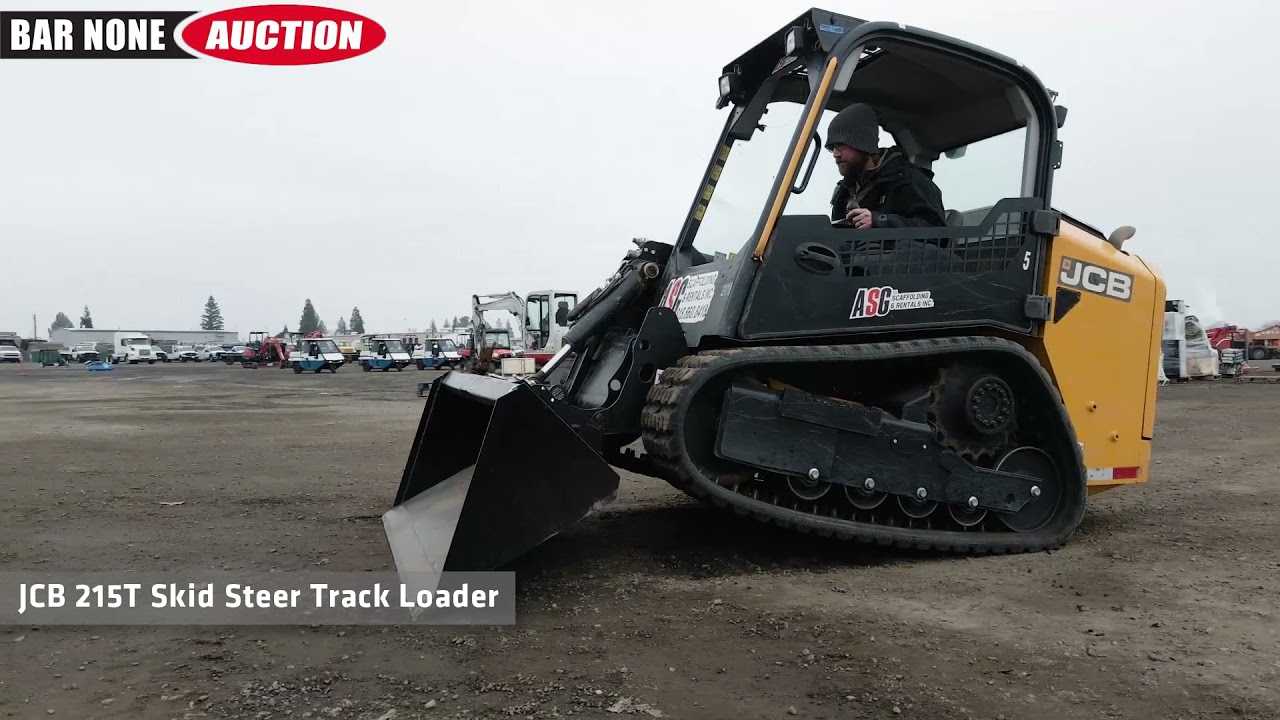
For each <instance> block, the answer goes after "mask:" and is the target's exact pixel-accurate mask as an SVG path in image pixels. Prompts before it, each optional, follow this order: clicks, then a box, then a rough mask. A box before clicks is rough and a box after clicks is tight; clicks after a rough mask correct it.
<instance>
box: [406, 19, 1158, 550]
mask: <svg viewBox="0 0 1280 720" xmlns="http://www.w3.org/2000/svg"><path fill="white" fill-rule="evenodd" d="M718 90H719V93H718V95H717V100H716V106H717V108H718V109H724V108H728V109H729V110H728V117H727V118H726V120H725V124H724V126H723V129H722V131H721V134H720V137H719V139H718V140H717V142H716V143H715V146H714V149H713V151H712V153H711V157H710V159H709V162H708V164H707V168H706V171H705V174H704V176H703V179H702V182H701V183H700V184H699V186H698V188H697V191H696V193H695V196H694V199H693V202H692V204H691V207H690V209H689V211H688V214H687V216H686V219H685V222H684V225H683V227H682V229H681V231H680V234H679V236H678V237H677V238H675V239H674V241H673V242H671V243H661V242H656V241H650V240H635V241H633V244H634V246H635V247H634V248H632V249H631V250H630V251H629V252H628V253H627V254H626V256H625V257H624V258H623V260H622V262H621V263H620V265H619V267H618V268H617V270H616V272H614V274H613V275H612V276H611V277H610V278H608V280H606V282H605V283H604V284H603V285H602V286H601V287H600V288H599V289H597V290H596V291H594V292H592V293H591V294H590V295H588V296H587V297H586V298H584V299H583V301H582V302H581V303H578V304H577V305H576V306H575V307H574V308H573V309H572V310H571V311H570V312H569V313H568V319H569V320H570V323H571V326H570V328H569V330H568V331H567V332H566V333H565V334H564V337H563V341H562V344H561V345H560V346H559V347H558V348H556V349H555V354H554V356H552V357H551V358H550V360H549V361H548V362H547V363H546V365H545V366H544V367H543V368H542V369H541V370H540V371H539V372H538V373H537V374H536V375H534V376H533V377H532V378H528V379H526V380H520V381H514V382H513V381H510V380H503V379H499V378H491V377H475V376H464V375H457V374H450V375H446V376H445V377H444V378H442V379H441V380H440V381H438V382H436V383H435V384H434V385H433V386H432V388H431V392H430V395H429V398H428V401H427V404H426V407H425V408H424V410H423V415H422V420H421V423H420V426H419V429H418V434H417V436H416V438H415V441H414V445H413V448H412V449H411V451H410V457H409V460H408V462H407V464H406V468H405V471H404V474H403V476H402V478H401V483H400V488H399V492H398V493H397V495H396V498H395V503H394V506H393V507H392V509H391V510H390V511H389V512H388V513H386V515H384V526H385V528H386V531H387V536H388V539H389V542H390V544H391V549H392V552H393V555H394V556H395V561H396V564H397V567H398V568H399V569H400V570H401V572H406V571H422V570H431V571H433V572H438V571H442V570H446V571H447V570H483V569H491V568H494V567H498V566H499V565H501V564H503V563H506V562H508V561H510V560H511V559H513V558H515V557H517V556H519V555H520V554H522V553H524V552H527V551H528V550H529V549H531V548H533V547H534V546H536V545H537V544H539V543H541V542H542V541H544V540H546V539H547V538H549V537H551V536H553V535H555V534H556V533H558V532H560V531H561V530H563V529H565V528H566V527H568V526H570V525H572V524H573V523H576V522H579V521H580V520H582V519H583V518H585V517H586V516H587V515H589V514H590V513H591V512H592V511H594V509H595V508H597V507H598V506H599V505H600V504H601V503H603V502H606V501H608V499H609V498H610V497H612V496H613V494H614V493H616V490H617V484H618V475H617V473H616V471H615V469H614V468H624V469H629V470H633V471H635V472H639V473H642V474H646V475H649V476H652V477H655V478H660V479H662V480H665V481H667V482H669V483H670V484H672V485H673V486H674V487H676V488H678V489H680V490H682V491H684V492H686V493H688V494H689V495H691V496H693V497H695V498H698V499H700V500H702V501H704V502H706V503H707V504H709V505H711V506H713V507H717V508H720V509H724V510H727V511H732V512H734V513H736V514H738V515H742V516H745V517H748V518H752V519H755V520H758V521H761V522H764V523H768V524H771V525H775V526H780V527H784V528H790V529H793V530H795V531H797V532H803V533H809V534H816V535H818V536H822V537H829V538H832V539H833V541H852V542H862V543H874V544H882V545H897V546H902V547H918V548H922V549H935V550H944V551H954V552H962V553H990V552H1025V551H1031V550H1039V549H1044V548H1051V547H1055V546H1057V545H1059V544H1061V543H1063V542H1065V541H1066V539H1067V538H1068V537H1069V536H1070V535H1071V533H1072V532H1073V531H1074V530H1075V528H1076V527H1077V525H1078V523H1079V521H1080V519H1081V517H1082V515H1083V512H1084V506H1085V500H1086V498H1087V496H1088V495H1089V494H1091V493H1094V492H1099V491H1102V490H1107V489H1111V488H1113V487H1117V486H1120V485H1124V484H1128V483H1132V482H1143V481H1145V480H1146V477H1147V471H1148V468H1149V466H1150V442H1151V438H1152V436H1153V423H1154V412H1155V386H1156V379H1157V375H1158V371H1159V368H1158V365H1159V349H1160V335H1161V330H1162V327H1163V308H1164V294H1165V287H1164V283H1163V281H1162V279H1161V278H1160V276H1159V274H1158V272H1157V271H1156V270H1155V269H1154V268H1152V267H1151V266H1150V265H1149V263H1147V262H1146V261H1144V260H1142V259H1141V258H1139V257H1137V256H1135V255H1133V254H1132V253H1130V252H1129V251H1127V250H1126V249H1124V247H1123V246H1124V243H1125V242H1126V241H1127V240H1128V239H1129V238H1130V237H1132V235H1133V234H1134V230H1133V228H1131V227H1123V228H1119V229H1117V230H1116V231H1115V232H1113V233H1111V234H1109V235H1108V234H1105V233H1103V232H1101V231H1099V230H1097V229H1095V228H1093V227H1091V226H1089V225H1087V224H1085V223H1084V222H1082V221H1080V220H1078V219H1076V218H1073V217H1071V216H1069V215H1067V214H1066V213H1064V212H1062V211H1060V210H1057V209H1056V208H1054V207H1053V206H1052V199H1051V198H1052V188H1053V177H1054V173H1055V171H1056V170H1057V169H1058V168H1059V166H1060V165H1061V162H1062V158H1063V144H1062V142H1061V141H1060V140H1059V139H1058V130H1059V129H1060V128H1061V127H1063V125H1064V123H1065V120H1066V115H1067V112H1066V109H1065V108H1064V107H1062V106H1059V105H1057V104H1056V98H1057V95H1056V93H1054V92H1052V91H1050V90H1048V89H1046V88H1045V87H1044V86H1043V85H1042V84H1041V82H1040V80H1039V79H1038V78H1037V77H1036V76H1035V75H1034V74H1033V73H1032V72H1031V71H1030V70H1029V69H1027V68H1026V67H1025V66H1024V65H1022V64H1020V63H1018V62H1016V61H1014V60H1013V59H1011V58H1008V57H1005V56H1003V55H1000V54H998V53H995V52H993V51H990V50H987V49H984V48H980V47H977V46H975V45H972V44H969V43H967V42H964V41H961V40H957V39H954V38H950V37H946V36H943V35H940V34H937V33H933V32H930V31H927V30H923V29H919V28H915V27H909V26H904V25H901V24H899V23H895V22H868V21H864V20H861V19H858V18H854V17H849V16H846V15H841V14H838V13H832V12H829V11H825V10H819V9H813V10H810V11H808V12H806V13H804V14H802V15H800V16H799V17H797V18H795V19H794V20H792V21H791V22H788V23H786V24H785V25H783V26H782V27H781V28H779V29H778V30H777V31H776V32H774V33H773V34H771V35H770V36H769V37H767V38H765V39H764V40H763V41H761V42H760V43H758V44H756V45H755V46H754V47H753V48H751V49H750V50H748V51H747V52H745V53H743V54H742V55H740V56H739V57H738V58H736V59H735V60H733V61H732V62H730V63H729V64H728V65H726V66H725V67H724V71H723V74H722V75H721V77H720V78H719V83H718ZM855 103H860V104H866V105H869V106H871V107H873V108H874V110H875V113H876V116H877V120H878V129H879V134H880V143H879V150H880V151H881V152H880V153H877V156H878V158H879V162H880V163H882V164H883V165H882V166H879V167H881V169H882V170H883V171H884V172H883V173H882V174H880V175H878V176H876V177H875V179H874V180H873V181H872V182H869V183H866V184H854V183H849V184H852V185H854V187H853V188H852V194H853V196H854V197H855V199H856V200H857V201H858V202H859V203H861V204H866V205H867V206H868V209H869V210H871V211H872V213H871V214H872V218H873V223H872V225H871V226H870V227H851V226H850V224H849V223H847V222H843V218H844V216H845V210H846V209H847V208H848V207H849V206H848V205H839V203H841V202H843V201H842V200H840V198H842V197H846V196H847V195H848V194H849V191H843V192H845V195H842V194H841V193H842V189H841V185H842V184H844V183H845V182H846V178H844V177H843V176H842V175H841V171H840V168H839V167H838V166H837V164H836V163H835V162H834V160H833V157H832V155H831V154H829V151H828V150H827V146H828V144H829V139H830V138H829V136H830V133H829V125H830V123H831V121H832V118H834V117H835V116H836V115H837V114H838V113H839V112H840V111H841V110H842V109H844V108H846V107H848V106H850V105H852V104H855ZM908 163H909V164H910V166H913V167H912V168H908V167H907V166H906V165H905V164H908ZM910 173H916V174H917V175H918V174H919V173H923V175H924V176H925V177H927V178H928V182H929V183H930V184H931V185H933V186H935V187H936V188H937V191H938V192H939V193H940V195H941V207H940V208H939V210H940V212H933V213H927V212H921V213H915V214H904V213H903V212H902V211H899V210H892V209H884V210H882V209H878V208H890V207H891V206H893V202H892V200H891V199H890V196H891V195H892V194H893V193H894V192H895V189H896V188H897V187H898V185H896V184H895V183H898V182H900V181H901V178H902V177H904V176H906V175H908V174H910ZM857 177H858V176H857V173H854V175H853V177H851V178H850V179H849V180H856V179H857ZM833 203H837V204H838V205H839V206H838V207H836V208H834V209H833V207H832V206H833ZM1100 337H1102V338H1106V342H1105V343H1099V342H1098V338H1100ZM637 445H639V446H641V447H642V450H641V449H639V448H637ZM535 453H537V454H540V455H542V456H554V457H557V458H558V461H557V463H555V464H554V466H550V465H546V464H536V463H526V462H523V461H522V459H523V458H525V457H528V456H532V455H533V454H535Z"/></svg>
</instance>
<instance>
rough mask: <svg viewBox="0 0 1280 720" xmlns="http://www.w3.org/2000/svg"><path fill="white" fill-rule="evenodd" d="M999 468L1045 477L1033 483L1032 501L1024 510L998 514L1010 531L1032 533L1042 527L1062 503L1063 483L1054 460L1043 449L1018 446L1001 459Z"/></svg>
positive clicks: (997, 464) (997, 466)
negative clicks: (1035, 483)
mask: <svg viewBox="0 0 1280 720" xmlns="http://www.w3.org/2000/svg"><path fill="white" fill-rule="evenodd" d="M995 469H996V470H1003V471H1005V472H1011V473H1019V474H1022V475H1030V476H1032V477H1036V478H1041V479H1042V480H1043V482H1041V483H1039V484H1037V485H1033V486H1032V488H1031V497H1032V500H1031V502H1029V503H1027V504H1026V505H1024V506H1023V508H1022V509H1021V510H1019V511H1018V512H1016V513H997V515H998V516H999V518H1000V519H1001V520H1002V521H1003V522H1004V524H1005V525H1006V526H1008V528H1009V529H1010V530H1013V531H1014V532H1032V531H1034V530H1039V529H1040V528H1041V527H1042V526H1043V525H1044V524H1045V523H1047V522H1049V520H1050V519H1051V518H1053V515H1054V513H1055V512H1056V511H1057V509H1058V503H1060V502H1061V501H1062V483H1061V481H1060V479H1059V475H1058V471H1057V468H1056V467H1054V464H1053V460H1052V459H1051V458H1050V457H1049V456H1048V455H1046V454H1045V452H1044V451H1043V450H1040V449H1039V448H1033V447H1020V448H1015V449H1014V450H1010V451H1009V452H1008V453H1006V454H1005V456H1004V457H1002V458H1000V462H998V463H996V467H995Z"/></svg>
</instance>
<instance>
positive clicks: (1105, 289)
mask: <svg viewBox="0 0 1280 720" xmlns="http://www.w3.org/2000/svg"><path fill="white" fill-rule="evenodd" d="M1058 282H1059V283H1061V284H1063V285H1066V286H1067V287H1076V288H1080V289H1081V290H1086V291H1088V292H1091V293H1093V294H1095V295H1105V296H1106V297H1109V298H1115V299H1116V300H1123V301H1125V302H1129V300H1130V298H1131V297H1132V296H1133V276H1132V275H1129V274H1127V273H1122V272H1119V271H1118V270H1111V269H1108V268H1104V267H1099V266H1097V265H1090V264H1089V263H1087V262H1081V261H1080V260H1075V259H1073V258H1068V257H1064V258H1062V272H1060V273H1059V274H1058Z"/></svg>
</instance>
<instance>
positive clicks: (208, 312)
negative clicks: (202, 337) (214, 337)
mask: <svg viewBox="0 0 1280 720" xmlns="http://www.w3.org/2000/svg"><path fill="white" fill-rule="evenodd" d="M200 329H201V330H225V329H226V324H225V323H224V322H223V320H222V309H221V308H219V307H218V301H217V300H214V299H213V296H212V295H210V296H209V299H208V300H207V301H206V302H205V304H204V315H201V316H200Z"/></svg>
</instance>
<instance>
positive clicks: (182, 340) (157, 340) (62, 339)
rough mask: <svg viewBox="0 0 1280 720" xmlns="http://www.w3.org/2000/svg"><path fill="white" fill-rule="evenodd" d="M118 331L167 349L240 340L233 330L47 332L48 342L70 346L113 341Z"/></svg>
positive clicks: (92, 329) (90, 330) (88, 329)
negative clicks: (135, 335)
mask: <svg viewBox="0 0 1280 720" xmlns="http://www.w3.org/2000/svg"><path fill="white" fill-rule="evenodd" d="M118 332H136V333H139V334H142V335H146V336H147V337H149V338H151V342H152V343H154V344H156V345H159V346H160V347H162V348H165V349H167V350H170V349H173V348H174V347H176V346H178V345H218V344H221V343H235V342H239V341H240V333H238V332H236V331H234V330H131V329H115V328H111V329H106V328H58V329H56V330H54V331H52V332H50V333H49V342H53V343H61V344H62V345H65V346H66V347H71V346H72V345H75V344H76V343H106V344H107V345H110V344H111V343H113V342H115V337H116V333H118Z"/></svg>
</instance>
